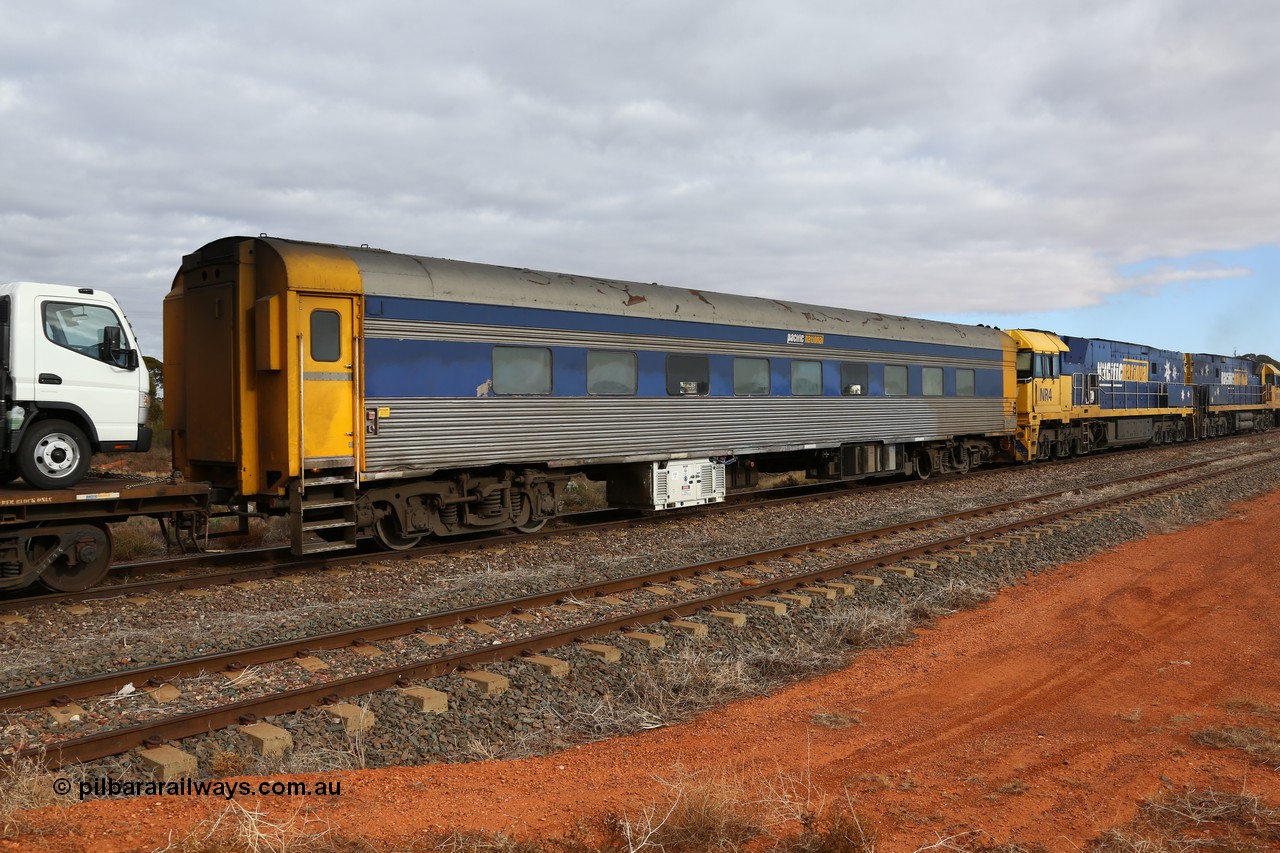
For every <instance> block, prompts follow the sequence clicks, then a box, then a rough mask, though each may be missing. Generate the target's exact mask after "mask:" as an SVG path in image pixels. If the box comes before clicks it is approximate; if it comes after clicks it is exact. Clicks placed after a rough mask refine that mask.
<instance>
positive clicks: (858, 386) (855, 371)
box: [840, 362, 870, 397]
mask: <svg viewBox="0 0 1280 853" xmlns="http://www.w3.org/2000/svg"><path fill="white" fill-rule="evenodd" d="M840 393H841V394H842V395H844V396H845V397H858V396H861V395H863V394H868V393H870V388H869V387H868V386H867V366H866V365H865V364H854V363H852V362H845V363H844V364H841V365H840Z"/></svg>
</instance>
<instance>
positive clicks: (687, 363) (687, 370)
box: [667, 355, 711, 397]
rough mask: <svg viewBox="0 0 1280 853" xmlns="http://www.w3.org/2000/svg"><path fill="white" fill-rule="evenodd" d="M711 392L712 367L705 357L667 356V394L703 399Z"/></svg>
mask: <svg viewBox="0 0 1280 853" xmlns="http://www.w3.org/2000/svg"><path fill="white" fill-rule="evenodd" d="M710 390H711V365H710V361H709V360H708V359H707V357H706V356H705V355H669V356H667V393H668V394H670V395H671V396H673V397H701V396H704V395H706V394H707V393H709V392H710Z"/></svg>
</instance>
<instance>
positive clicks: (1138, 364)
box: [1098, 358, 1151, 382]
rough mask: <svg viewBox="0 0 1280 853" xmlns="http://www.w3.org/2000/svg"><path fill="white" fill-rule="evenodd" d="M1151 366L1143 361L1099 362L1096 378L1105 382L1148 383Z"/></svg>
mask: <svg viewBox="0 0 1280 853" xmlns="http://www.w3.org/2000/svg"><path fill="white" fill-rule="evenodd" d="M1150 377H1151V365H1149V364H1148V363H1147V362H1145V361H1133V360H1130V359H1127V358H1126V359H1125V360H1124V361H1100V362H1098V378H1099V379H1101V380H1105V381H1107V382H1148V381H1150Z"/></svg>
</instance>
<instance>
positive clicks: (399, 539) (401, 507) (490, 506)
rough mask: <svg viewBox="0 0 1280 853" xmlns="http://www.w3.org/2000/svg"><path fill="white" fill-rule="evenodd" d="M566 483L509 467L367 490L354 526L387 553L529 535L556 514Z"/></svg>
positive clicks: (554, 476)
mask: <svg viewBox="0 0 1280 853" xmlns="http://www.w3.org/2000/svg"><path fill="white" fill-rule="evenodd" d="M568 480H569V475H568V474H552V473H549V472H546V471H541V470H537V469H524V470H513V469H509V470H503V471H497V472H488V473H484V474H472V473H468V472H460V473H458V474H456V475H454V476H452V477H449V478H434V479H430V480H410V481H405V482H402V483H398V484H396V485H394V486H384V487H377V488H372V489H369V490H367V491H366V492H365V493H364V494H363V495H362V496H361V497H360V499H359V501H357V503H356V519H357V526H358V528H359V529H361V530H365V531H368V532H371V533H372V534H373V535H374V537H375V538H376V539H377V540H378V541H379V542H380V543H382V544H383V545H385V546H386V547H388V548H391V549H392V550H406V549H408V548H412V547H414V546H415V545H417V544H418V542H419V540H421V539H422V538H423V537H424V536H439V537H447V536H456V535H458V534H461V533H473V532H476V531H480V530H500V529H504V528H515V529H517V530H520V531H521V532H526V533H531V532H534V531H536V530H538V529H540V528H541V527H542V526H543V525H544V524H545V523H546V521H547V519H549V518H551V517H553V516H555V515H556V514H557V513H558V512H559V511H560V497H561V493H562V491H563V489H564V485H565V483H566V482H568Z"/></svg>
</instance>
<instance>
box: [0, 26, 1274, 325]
mask: <svg viewBox="0 0 1280 853" xmlns="http://www.w3.org/2000/svg"><path fill="white" fill-rule="evenodd" d="M67 10H68V11H64V12H63V13H60V15H59V16H58V17H57V20H54V16H52V15H50V14H49V13H48V12H47V11H46V10H44V8H43V7H39V6H37V5H35V4H21V3H18V4H5V5H4V6H3V7H0V115H3V117H4V121H3V122H2V123H0V159H2V161H3V163H4V164H5V166H4V169H3V170H0V228H3V229H4V233H5V234H6V240H5V242H4V244H3V245H0V279H9V278H32V277H34V278H44V279H60V280H64V281H67V282H71V283H84V282H88V283H95V284H97V285H99V286H109V287H112V288H114V289H116V290H119V291H121V296H122V298H123V299H124V301H125V302H126V303H127V304H129V305H130V306H131V314H133V315H135V317H134V318H135V321H136V322H137V324H138V325H140V326H143V327H144V329H146V330H147V332H148V334H149V335H150V336H151V337H152V339H153V340H154V341H155V342H156V343H157V344H158V340H159V319H158V318H159V300H160V297H161V295H162V294H163V293H164V291H165V290H166V289H167V287H168V283H169V279H170V278H171V276H172V273H173V271H175V270H176V269H177V267H178V264H179V263H180V261H181V256H182V255H183V254H185V253H188V252H190V251H192V250H194V249H195V248H197V247H199V246H200V245H202V244H203V243H204V242H207V241H208V240H211V239H215V238H217V237H220V236H224V235H226V234H231V233H251V234H256V233H258V232H260V231H266V232H269V233H273V234H279V235H282V236H294V237H299V238H303V239H315V240H322V241H333V242H344V243H353V244H359V243H370V244H373V245H378V246H382V247H385V248H390V249H395V250H400V251H409V252H415V253H420V254H439V255H445V256H453V257H463V258H469V259H474V260H482V261H491V262H496V263H509V264H519V265H527V266H538V267H544V268H550V269H561V270H565V271H567V272H584V273H592V274H597V275H607V276H614V277H619V278H635V279H640V280H644V281H654V280H658V281H664V282H668V283H674V284H681V285H686V286H692V287H699V288H705V289H719V290H733V291H739V292H751V293H757V294H762V295H782V294H785V295H787V296H790V297H792V298H797V299H803V300H805V301H811V302H818V303H824V302H825V303H831V304H839V305H846V306H850V307H858V308H870V309H877V310H885V311H893V312H896V313H942V312H958V311H965V310H995V309H998V308H1005V309H1007V308H1008V307H1010V305H1011V304H1016V305H1017V306H1018V307H1021V308H1025V309H1052V308H1063V307H1071V306H1078V305H1083V304H1088V303H1089V302H1091V301H1096V300H1098V299H1100V298H1102V297H1103V296H1105V295H1106V294H1108V293H1114V292H1116V291H1118V290H1121V289H1125V288H1131V287H1135V286H1154V285H1156V284H1159V283H1160V282H1168V281H1180V280H1185V278H1181V277H1179V275H1180V274H1170V275H1166V276H1164V277H1163V278H1158V279H1157V278H1151V277H1150V276H1152V275H1156V274H1155V273H1151V274H1148V275H1146V276H1143V277H1138V278H1135V277H1124V276H1120V275H1118V274H1117V273H1116V272H1115V269H1116V267H1117V265H1121V264H1126V263H1133V262H1137V261H1141V260H1144V259H1148V258H1152V257H1165V258H1176V257H1181V256H1185V255H1189V254H1194V253H1198V252H1204V251H1209V250H1214V249H1229V248H1237V247H1244V246H1255V245H1265V244H1269V243H1273V242H1274V241H1275V239H1276V238H1275V235H1276V234H1277V233H1280V207H1278V206H1277V205H1275V203H1274V187H1273V184H1274V182H1273V181H1271V180H1270V176H1272V175H1274V174H1275V173H1276V172H1277V170H1278V168H1280V144H1278V143H1277V140H1280V127H1278V126H1277V120H1276V119H1275V118H1274V117H1273V115H1272V112H1273V111H1271V110H1268V109H1266V105H1267V104H1268V103H1270V101H1271V100H1274V98H1273V89H1274V81H1275V80H1276V79H1280V55H1277V53H1276V52H1275V51H1274V50H1272V48H1271V46H1272V45H1274V44H1275V43H1276V42H1277V36H1280V11H1277V9H1276V7H1275V6H1274V4H1273V3H1271V2H1270V0H1266V2H1262V0H1254V2H1249V0H1244V1H1243V2H1238V3H1233V4H1230V5H1228V6H1225V7H1214V6H1210V5H1205V4H1203V3H1197V2H1191V0H1177V2H1165V0H1134V2H1127V3H1123V4H1115V3H1102V2H1088V3H1078V2H1066V0H1059V2H1048V3H1035V4H1029V3H1024V2H1015V0H990V2H977V0H968V2H955V3H945V4H939V3H934V2H928V0H903V2H898V3H893V4H885V3H882V2H873V1H872V0H864V2H835V0H801V2H795V3H789V4H784V5H779V4H777V3H776V2H768V3H766V2H763V0H742V2H716V3H710V4H695V5H694V6H692V7H691V6H690V5H689V4H685V3H677V2H674V0H657V2H653V3H646V4H643V5H639V6H627V5H621V6H619V5H617V4H581V3H571V2H567V0H561V2H543V3H537V4H530V3H524V2H517V0H505V1H504V2H493V3H489V4H483V5H475V4H470V5H460V4H435V3H419V2H408V0H405V2H371V3H368V4H364V5H361V6H359V7H358V8H357V7H355V6H349V7H325V6H317V5H315V4H303V3H297V2H295V3H289V2H280V3H272V4H261V3H258V4H249V3H246V2H229V3H224V4H219V5H218V7H217V9H216V10H213V9H211V10H210V11H207V12H193V11H191V10H190V9H189V8H187V7H182V6H180V5H175V4H167V3H161V2H158V0H157V2H152V3H143V4H140V5H136V6H131V7H130V14H124V13H123V12H122V10H121V8H119V7H113V6H111V5H109V4H97V3H88V2H82V3H79V4H72V5H70V6H68V7H67Z"/></svg>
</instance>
